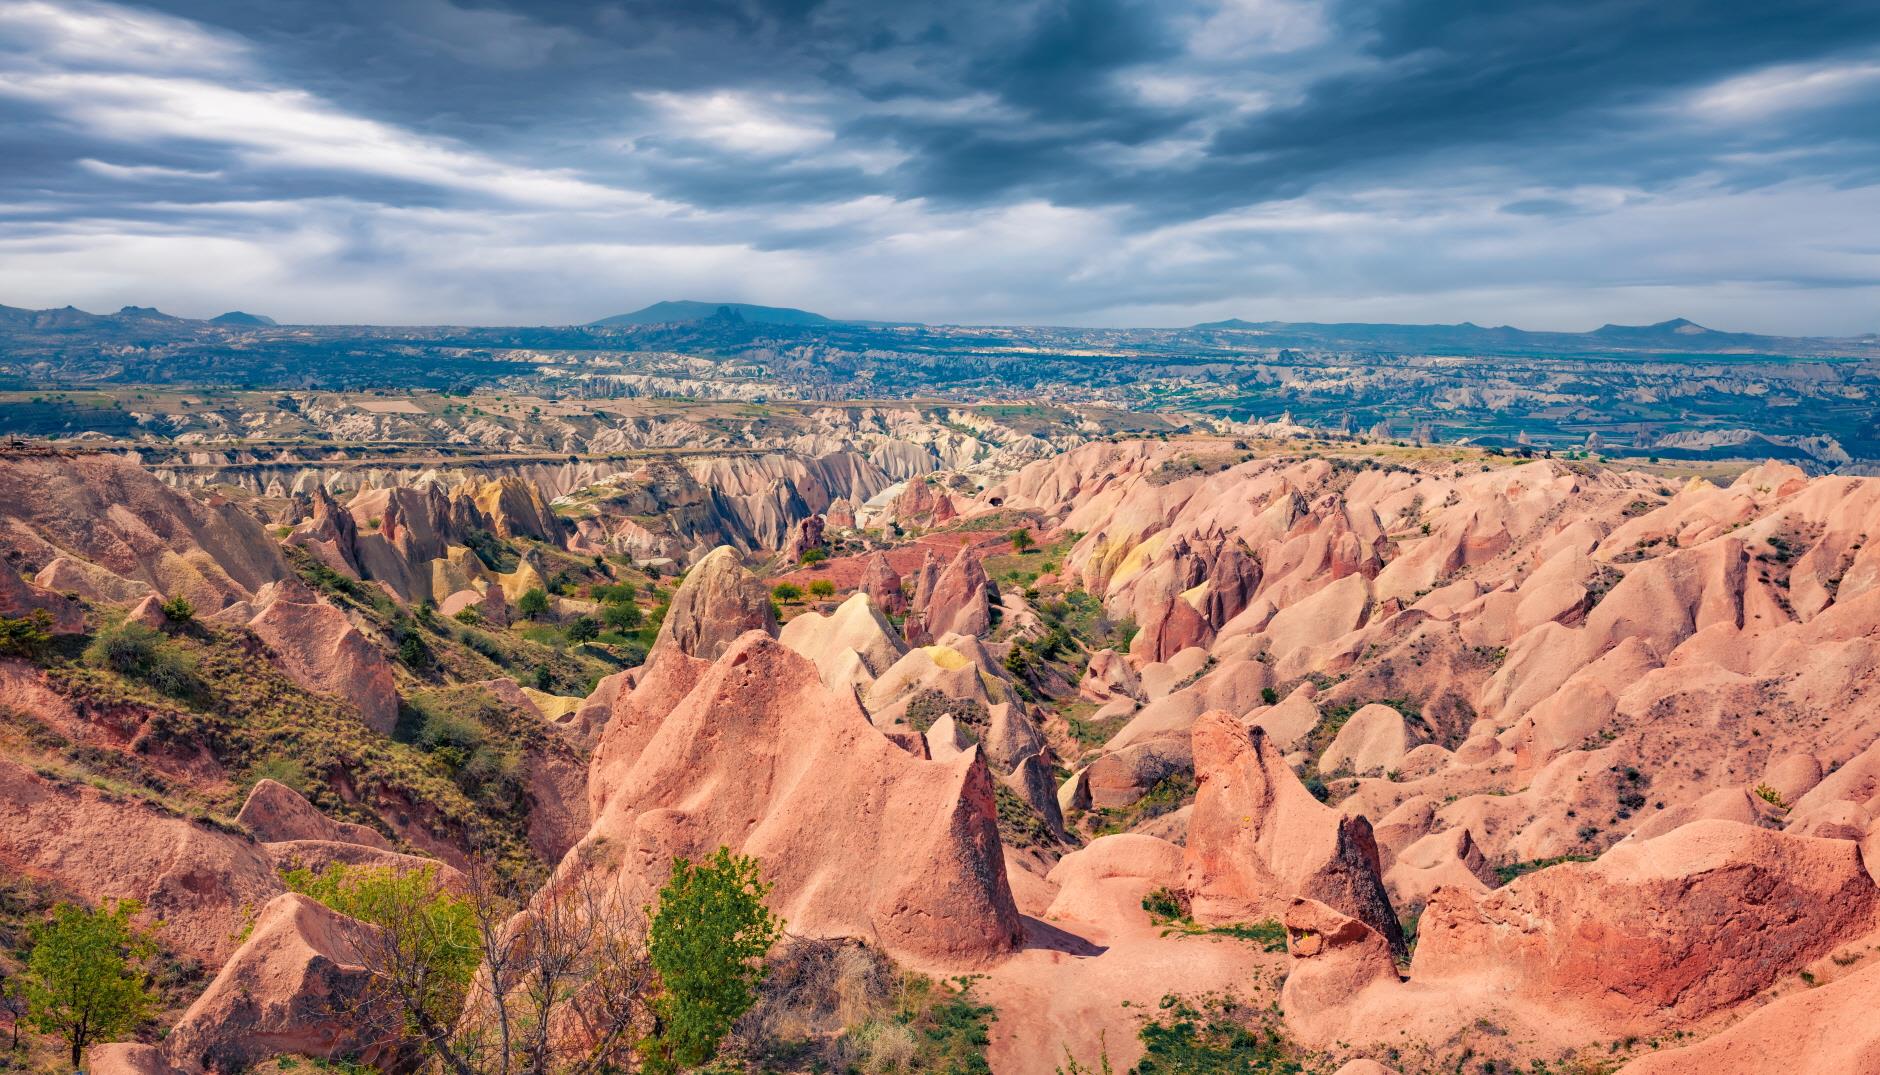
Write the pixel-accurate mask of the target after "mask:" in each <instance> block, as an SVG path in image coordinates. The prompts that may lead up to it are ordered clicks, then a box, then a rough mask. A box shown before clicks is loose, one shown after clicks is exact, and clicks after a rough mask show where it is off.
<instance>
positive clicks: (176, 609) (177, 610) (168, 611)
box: [159, 594, 196, 627]
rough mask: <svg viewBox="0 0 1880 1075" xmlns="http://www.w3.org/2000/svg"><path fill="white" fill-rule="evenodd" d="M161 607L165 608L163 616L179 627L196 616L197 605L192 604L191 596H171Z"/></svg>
mask: <svg viewBox="0 0 1880 1075" xmlns="http://www.w3.org/2000/svg"><path fill="white" fill-rule="evenodd" d="M159 607H160V608H162V609H163V618H164V619H166V620H168V621H170V622H171V623H174V624H176V625H177V626H179V627H181V626H183V625H184V624H187V623H190V622H192V621H194V620H195V618H196V606H194V605H192V604H190V603H189V598H187V597H184V596H183V595H181V594H178V595H176V596H175V597H172V598H170V599H169V600H168V601H165V602H164V603H163V604H162V605H161V606H159Z"/></svg>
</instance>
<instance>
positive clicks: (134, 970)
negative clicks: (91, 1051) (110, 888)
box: [25, 900, 157, 1068]
mask: <svg viewBox="0 0 1880 1075" xmlns="http://www.w3.org/2000/svg"><path fill="white" fill-rule="evenodd" d="M141 909H142V905H140V904H139V903H138V902H137V901H136V900H117V901H114V902H113V903H111V904H110V905H109V906H104V907H100V908H99V909H98V910H96V911H93V910H89V909H87V908H84V907H78V906H74V905H73V904H69V903H61V904H59V905H58V906H56V907H54V908H53V909H52V919H51V921H48V922H45V923H42V924H41V925H39V926H38V927H36V928H35V929H34V930H33V953H32V955H31V956H29V957H28V958H27V963H26V983H25V984H26V1006H27V1021H28V1022H29V1023H31V1024H32V1025H33V1026H36V1027H38V1028H39V1029H40V1030H42V1031H45V1032H46V1033H48V1034H57V1035H59V1036H60V1037H62V1038H64V1039H65V1040H66V1042H67V1043H68V1044H70V1045H71V1047H72V1067H74V1068H77V1067H78V1066H79V1064H80V1063H82V1062H83V1060H84V1055H85V1048H86V1047H87V1046H89V1045H91V1044H92V1043H94V1042H96V1041H98V1040H100V1039H107V1040H108V1039H110V1038H114V1037H119V1036H121V1035H123V1034H127V1033H129V1032H130V1031H131V1030H132V1029H133V1028H135V1027H136V1026H137V1024H139V1023H141V1022H143V1021H144V1019H145V1018H146V1017H148V1016H149V1014H150V1013H151V1011H152V1010H153V1008H154V1007H155V1005H156V999H157V998H156V995H155V994H154V993H153V992H152V991H151V990H150V988H149V987H148V986H146V985H145V984H144V983H145V978H146V975H145V972H144V966H143V964H144V963H145V961H147V960H148V959H149V958H150V957H151V956H152V955H153V954H154V953H155V952H156V942H155V941H154V940H152V939H151V937H150V935H149V934H148V933H146V932H144V931H143V930H140V929H138V928H136V927H135V926H133V925H131V916H132V915H134V914H136V913H137V912H138V911H139V910H141Z"/></svg>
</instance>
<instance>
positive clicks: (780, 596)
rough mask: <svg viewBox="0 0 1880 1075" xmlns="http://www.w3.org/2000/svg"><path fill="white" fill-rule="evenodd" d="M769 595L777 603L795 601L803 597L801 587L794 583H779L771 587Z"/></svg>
mask: <svg viewBox="0 0 1880 1075" xmlns="http://www.w3.org/2000/svg"><path fill="white" fill-rule="evenodd" d="M770 594H771V596H772V597H775V598H776V599H777V600H779V601H795V600H797V599H799V598H801V597H802V596H803V587H801V586H798V585H797V584H796V583H794V582H780V583H778V584H777V585H775V586H773V587H771V590H770Z"/></svg>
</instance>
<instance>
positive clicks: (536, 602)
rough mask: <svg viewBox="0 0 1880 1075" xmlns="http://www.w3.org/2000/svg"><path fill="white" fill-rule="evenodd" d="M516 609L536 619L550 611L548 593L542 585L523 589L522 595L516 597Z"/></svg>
mask: <svg viewBox="0 0 1880 1075" xmlns="http://www.w3.org/2000/svg"><path fill="white" fill-rule="evenodd" d="M516 611H518V612H520V613H522V614H523V615H524V616H527V617H528V618H530V619H535V618H536V617H538V616H540V615H542V614H543V613H545V612H547V611H548V593H547V592H546V591H544V590H543V589H542V588H541V587H540V586H535V587H531V588H530V589H527V590H524V591H522V596H521V597H519V598H517V599H516Z"/></svg>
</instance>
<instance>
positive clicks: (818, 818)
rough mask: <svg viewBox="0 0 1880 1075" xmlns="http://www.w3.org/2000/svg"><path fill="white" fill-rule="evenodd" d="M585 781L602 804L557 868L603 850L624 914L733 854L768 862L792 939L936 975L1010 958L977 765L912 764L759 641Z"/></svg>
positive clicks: (862, 717)
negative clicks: (681, 872)
mask: <svg viewBox="0 0 1880 1075" xmlns="http://www.w3.org/2000/svg"><path fill="white" fill-rule="evenodd" d="M668 622H670V620H669V621H668ZM661 660H663V658H662V659H661ZM660 671H661V670H660V669H659V668H658V667H657V666H656V667H655V668H654V669H653V670H652V671H651V672H649V674H648V679H647V681H646V682H645V683H643V684H642V686H641V687H640V688H639V689H638V690H636V691H635V692H634V694H635V695H636V696H637V695H639V694H640V693H641V692H643V691H646V690H647V688H648V686H650V685H651V684H652V683H653V682H654V677H656V676H658V675H659V674H660ZM646 716H651V714H646ZM620 720H621V714H620V713H619V712H618V711H616V715H615V718H614V723H613V724H610V726H609V728H608V734H609V736H612V735H613V734H614V732H615V727H614V725H615V724H618V723H619V722H620ZM616 764H617V765H620V766H621V767H623V768H624V772H612V773H603V772H602V771H601V770H602V767H603V766H606V767H609V768H611V767H613V766H614V765H616ZM595 772H596V778H597V779H598V780H600V781H601V782H603V783H604V784H605V785H606V786H607V790H606V792H605V793H604V794H603V795H601V796H600V798H601V799H602V800H603V801H604V805H603V806H602V807H601V808H600V811H599V813H598V815H597V817H596V819H595V822H594V826H593V828H592V829H591V830H590V832H589V834H588V836H587V837H586V838H585V839H584V840H583V841H582V844H581V845H580V846H579V847H577V848H576V849H575V850H574V851H573V852H571V853H570V855H569V857H568V859H567V860H566V861H565V863H564V869H582V868H586V867H585V866H583V865H582V864H583V862H584V861H585V860H584V856H587V855H589V854H590V853H591V852H594V851H596V849H604V850H605V853H606V857H607V858H608V859H609V860H610V861H613V862H616V863H617V864H618V865H617V867H616V868H615V870H616V872H615V876H616V878H617V880H616V883H617V884H618V885H619V886H620V887H621V890H622V893H623V895H624V896H625V897H626V898H627V902H628V903H629V905H633V906H637V905H638V904H640V903H642V902H645V901H647V900H649V899H650V898H651V896H652V894H653V892H654V891H655V890H656V888H657V886H658V885H659V884H660V883H661V882H662V881H663V879H664V877H665V875H666V872H667V869H668V866H669V863H670V860H671V858H672V857H673V856H675V855H686V856H693V857H696V856H698V855H701V854H706V853H709V852H710V851H711V849H713V848H715V847H717V846H718V845H720V844H726V845H729V846H731V847H732V848H734V849H737V850H740V851H742V852H744V853H746V854H751V855H755V856H756V857H757V858H758V859H759V860H760V861H762V862H763V863H764V867H765V875H766V878H767V879H768V880H770V881H772V882H774V884H775V885H776V888H775V891H774V893H773V896H772V899H771V906H772V908H773V909H774V910H775V911H777V912H778V913H779V914H781V915H782V916H783V917H784V918H785V919H786V920H788V921H789V922H790V925H791V929H792V930H793V931H796V932H799V933H802V934H806V935H811V936H850V937H859V938H863V939H866V940H869V941H871V942H872V943H877V944H880V945H881V946H882V947H883V949H884V950H885V951H887V952H889V953H890V954H892V955H894V956H895V957H896V958H899V959H904V960H908V961H911V962H914V963H915V964H917V965H928V966H931V965H970V964H983V963H985V962H986V961H988V960H992V959H995V958H997V957H999V956H1001V955H1003V954H1005V953H1008V952H1010V951H1011V950H1012V949H1013V948H1014V947H1015V946H1016V945H1017V944H1018V942H1019V939H1020V934H1021V930H1020V927H1019V920H1018V912H1017V909H1016V908H1015V906H1014V905H1013V902H1012V895H1011V891H1010V889H1009V888H1008V886H1007V882H1006V876H1005V866H1004V863H1003V861H1002V858H1001V854H1000V848H999V841H998V834H997V823H996V820H995V818H996V808H995V806H994V804H993V793H992V783H991V778H990V775H989V774H988V772H987V770H986V766H985V763H984V762H983V761H981V760H980V759H979V757H978V754H977V752H976V751H971V750H969V751H967V752H966V753H964V754H962V755H960V756H958V757H956V758H954V759H953V760H951V761H946V762H942V761H931V762H929V761H922V760H919V759H917V758H915V757H914V756H912V755H910V754H908V753H907V752H906V751H904V750H903V749H901V748H900V747H898V746H896V745H895V744H893V743H890V742H889V741H888V740H887V739H886V738H884V737H883V736H882V735H881V733H880V732H878V731H876V730H875V728H874V726H873V725H871V724H870V723H869V720H868V717H867V715H866V714H865V713H864V712H863V711H862V709H861V707H860V705H859V704H858V703H857V702H856V701H855V699H854V696H853V694H849V695H846V696H845V695H839V694H835V693H832V692H830V691H829V690H828V689H827V688H826V687H824V686H823V684H822V682H821V679H820V677H819V676H818V674H817V672H816V669H815V666H814V665H812V664H810V662H809V661H807V660H805V659H804V658H802V657H800V656H798V655H797V654H795V653H793V652H791V651H790V650H789V649H787V648H785V647H784V646H783V645H781V644H780V643H778V642H776V641H775V640H773V639H771V638H769V637H767V636H766V635H765V634H763V633H762V632H759V631H753V632H749V633H747V634H746V635H745V636H743V637H742V638H739V639H737V640H736V642H735V643H733V644H732V645H731V646H730V647H729V648H727V649H726V650H725V651H724V652H723V653H722V655H721V656H720V657H719V658H718V659H717V661H716V662H714V663H713V664H712V665H711V666H710V667H709V668H707V669H704V670H703V672H702V674H700V675H699V676H698V677H697V680H696V685H694V686H693V687H691V689H690V690H689V691H687V692H686V693H685V694H684V696H683V698H682V699H681V700H678V701H677V702H676V704H675V705H674V707H673V708H672V709H671V710H670V712H668V713H666V714H664V715H663V718H662V719H660V720H659V722H658V724H657V727H656V728H653V729H651V734H650V735H649V736H648V737H647V738H646V740H645V742H644V745H643V746H642V747H641V748H640V749H639V750H638V751H637V754H636V755H635V756H632V757H627V756H626V754H625V753H622V754H620V755H619V756H618V757H617V758H614V759H608V758H607V756H606V755H605V753H604V754H603V755H602V758H601V759H597V761H596V767H595ZM835 834H840V835H839V838H832V836H834V835H835Z"/></svg>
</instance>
